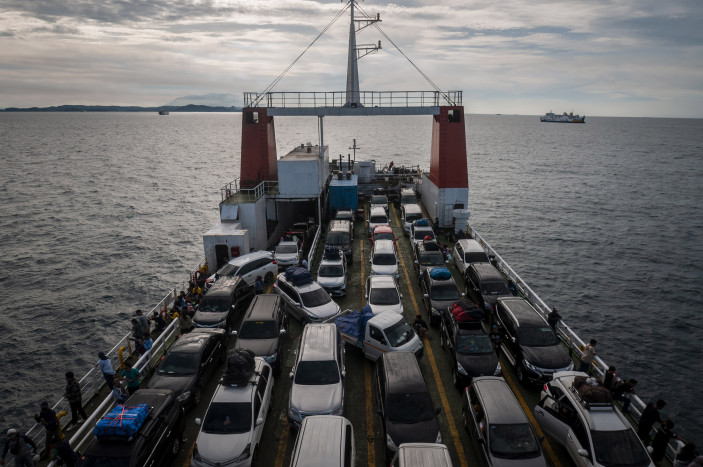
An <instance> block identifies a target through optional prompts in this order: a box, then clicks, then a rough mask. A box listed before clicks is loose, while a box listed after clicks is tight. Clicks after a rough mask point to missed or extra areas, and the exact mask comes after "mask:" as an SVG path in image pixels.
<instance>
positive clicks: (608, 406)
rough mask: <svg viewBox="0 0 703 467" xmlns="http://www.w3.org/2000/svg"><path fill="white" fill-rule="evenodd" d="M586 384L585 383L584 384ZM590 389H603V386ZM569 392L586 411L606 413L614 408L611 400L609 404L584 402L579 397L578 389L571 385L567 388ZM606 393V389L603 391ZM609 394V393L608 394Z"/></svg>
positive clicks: (583, 399)
mask: <svg viewBox="0 0 703 467" xmlns="http://www.w3.org/2000/svg"><path fill="white" fill-rule="evenodd" d="M584 384H587V383H584ZM591 387H601V388H603V389H605V387H603V386H591ZM569 390H570V391H571V393H572V394H573V395H574V398H575V399H576V400H577V401H579V402H580V403H581V406H582V407H583V408H584V409H586V410H589V411H590V410H607V411H612V410H613V409H614V408H615V406H614V405H613V401H612V399H611V400H610V402H591V401H589V400H586V399H585V398H583V397H581V394H580V393H579V391H578V389H576V388H575V387H574V385H573V384H572V385H571V386H570V387H569ZM605 390H606V391H607V389H605ZM608 394H610V392H608Z"/></svg>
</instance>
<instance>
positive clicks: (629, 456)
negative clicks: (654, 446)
mask: <svg viewBox="0 0 703 467" xmlns="http://www.w3.org/2000/svg"><path fill="white" fill-rule="evenodd" d="M591 438H593V447H594V449H595V451H596V461H598V463H599V464H602V465H617V466H618V467H619V466H628V467H630V466H632V467H636V466H646V465H650V460H649V456H648V455H647V453H646V452H645V450H644V448H643V447H642V443H641V442H640V440H639V438H637V435H636V434H635V432H634V431H633V430H618V431H591Z"/></svg>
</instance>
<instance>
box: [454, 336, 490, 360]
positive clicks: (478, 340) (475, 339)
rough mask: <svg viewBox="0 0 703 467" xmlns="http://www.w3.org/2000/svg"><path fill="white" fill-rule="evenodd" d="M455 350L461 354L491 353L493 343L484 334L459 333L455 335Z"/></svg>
mask: <svg viewBox="0 0 703 467" xmlns="http://www.w3.org/2000/svg"><path fill="white" fill-rule="evenodd" d="M456 351H457V353H460V354H462V355H478V354H487V353H493V344H491V339H490V338H489V337H488V336H487V335H485V334H459V335H458V336H456Z"/></svg>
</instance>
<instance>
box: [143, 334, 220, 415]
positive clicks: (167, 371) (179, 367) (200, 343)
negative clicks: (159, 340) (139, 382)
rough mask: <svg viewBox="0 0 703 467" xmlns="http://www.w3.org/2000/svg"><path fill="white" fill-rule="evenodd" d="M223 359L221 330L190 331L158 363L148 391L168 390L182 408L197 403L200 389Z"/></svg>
mask: <svg viewBox="0 0 703 467" xmlns="http://www.w3.org/2000/svg"><path fill="white" fill-rule="evenodd" d="M225 358H227V333H226V332H225V330H224V329H217V328H215V329H206V328H201V329H194V330H193V331H192V332H191V333H189V334H184V335H183V336H181V338H180V339H178V340H177V341H176V342H175V343H174V344H173V347H171V349H170V350H169V351H168V353H167V354H166V356H165V357H164V358H163V360H161V361H160V362H159V363H158V366H157V368H156V372H155V373H154V375H153V376H152V377H151V379H150V380H149V383H148V384H147V387H148V388H150V389H170V390H171V391H173V393H174V394H175V396H176V400H178V402H180V403H181V404H182V405H183V407H192V406H196V405H198V404H199V403H200V397H201V396H202V393H203V387H204V386H205V385H206V384H207V380H208V379H209V378H210V376H212V374H213V373H214V372H215V370H216V369H217V367H219V366H220V365H221V364H222V363H224V361H225Z"/></svg>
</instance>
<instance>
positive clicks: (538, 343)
mask: <svg viewBox="0 0 703 467" xmlns="http://www.w3.org/2000/svg"><path fill="white" fill-rule="evenodd" d="M518 339H519V340H520V345H524V346H526V347H548V346H552V345H557V344H558V343H559V338H558V337H557V336H556V334H554V331H552V328H550V327H549V326H546V327H542V328H526V327H521V328H520V330H519V331H518Z"/></svg>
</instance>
